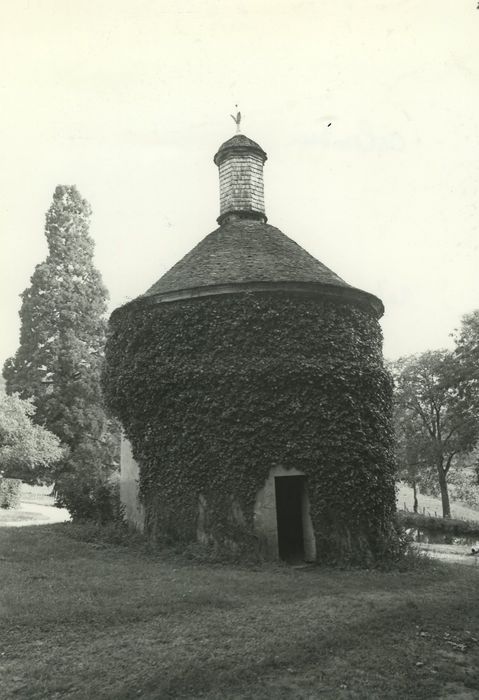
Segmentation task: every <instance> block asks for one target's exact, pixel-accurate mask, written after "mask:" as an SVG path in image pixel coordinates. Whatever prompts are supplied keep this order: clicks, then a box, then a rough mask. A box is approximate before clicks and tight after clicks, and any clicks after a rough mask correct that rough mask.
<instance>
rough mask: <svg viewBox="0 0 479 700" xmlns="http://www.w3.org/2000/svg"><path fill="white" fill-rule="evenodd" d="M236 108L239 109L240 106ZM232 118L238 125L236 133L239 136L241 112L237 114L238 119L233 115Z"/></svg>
mask: <svg viewBox="0 0 479 700" xmlns="http://www.w3.org/2000/svg"><path fill="white" fill-rule="evenodd" d="M235 107H236V108H237V107H238V105H235ZM230 117H231V119H232V120H233V121H234V123H235V124H236V133H237V134H239V133H241V129H240V124H241V112H236V117H235V116H234V115H233V114H230Z"/></svg>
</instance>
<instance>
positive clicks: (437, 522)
mask: <svg viewBox="0 0 479 700" xmlns="http://www.w3.org/2000/svg"><path fill="white" fill-rule="evenodd" d="M396 518H397V522H398V523H399V524H400V525H401V526H402V527H412V528H415V529H417V530H424V531H425V532H431V533H432V532H434V533H442V534H445V535H454V536H456V537H459V536H461V535H466V536H467V535H478V536H479V521H473V520H459V519H456V518H454V519H453V518H434V517H432V516H430V515H422V514H421V513H404V512H399V513H397V516H396Z"/></svg>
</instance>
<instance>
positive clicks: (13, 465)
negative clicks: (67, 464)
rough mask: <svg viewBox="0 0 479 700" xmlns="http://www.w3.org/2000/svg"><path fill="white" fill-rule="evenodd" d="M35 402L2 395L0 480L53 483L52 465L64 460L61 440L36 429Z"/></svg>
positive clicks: (0, 407)
mask: <svg viewBox="0 0 479 700" xmlns="http://www.w3.org/2000/svg"><path fill="white" fill-rule="evenodd" d="M34 414H35V406H34V405H33V400H32V399H27V400H22V399H21V398H20V397H19V396H18V394H13V396H7V395H6V394H4V393H1V392H0V477H5V478H13V479H21V480H22V481H25V482H26V483H28V484H48V483H52V481H53V472H52V470H53V465H54V464H55V462H58V461H59V460H60V459H61V458H62V457H64V454H65V450H64V449H63V448H62V446H61V445H60V440H59V439H58V438H57V437H56V436H55V435H53V434H52V433H50V432H49V431H48V430H45V428H42V427H41V426H39V425H35V424H34V423H33V421H32V417H33V416H34Z"/></svg>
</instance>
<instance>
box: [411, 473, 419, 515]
mask: <svg viewBox="0 0 479 700" xmlns="http://www.w3.org/2000/svg"><path fill="white" fill-rule="evenodd" d="M412 492H413V494H414V506H413V508H414V512H415V513H417V507H418V502H417V485H416V481H415V480H413V482H412Z"/></svg>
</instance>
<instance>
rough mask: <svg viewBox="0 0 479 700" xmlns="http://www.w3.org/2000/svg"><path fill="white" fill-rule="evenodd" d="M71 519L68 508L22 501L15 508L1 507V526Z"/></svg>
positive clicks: (38, 523) (58, 521)
mask: <svg viewBox="0 0 479 700" xmlns="http://www.w3.org/2000/svg"><path fill="white" fill-rule="evenodd" d="M66 520H70V514H69V512H68V511H67V509H66V508H55V507H54V506H44V505H40V504H38V503H20V505H19V506H18V508H15V509H14V510H3V509H0V527H24V526H26V525H48V524H50V523H63V522H65V521H66Z"/></svg>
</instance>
